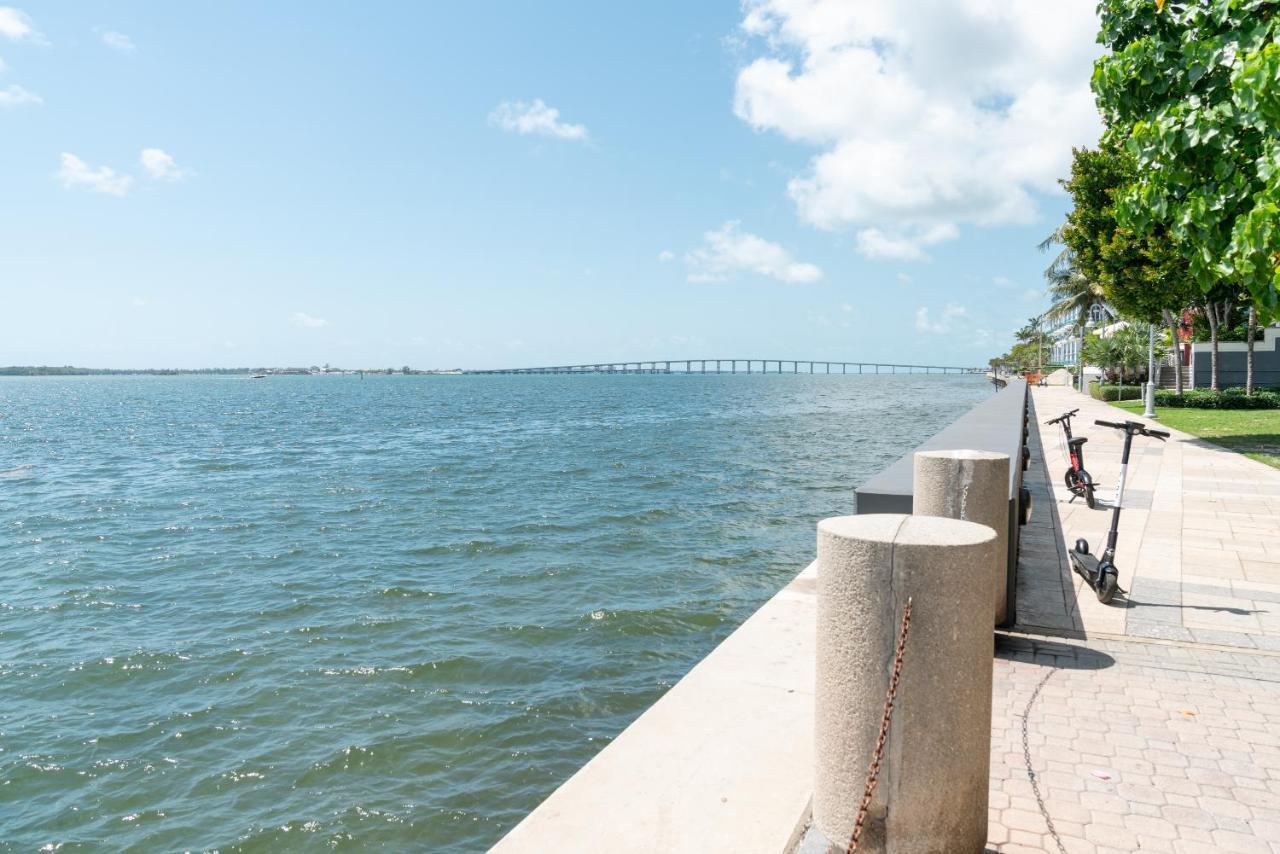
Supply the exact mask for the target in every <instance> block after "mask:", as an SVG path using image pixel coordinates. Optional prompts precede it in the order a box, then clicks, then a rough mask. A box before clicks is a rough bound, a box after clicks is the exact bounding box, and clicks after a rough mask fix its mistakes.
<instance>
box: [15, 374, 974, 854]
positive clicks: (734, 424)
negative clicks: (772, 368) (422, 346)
mask: <svg viewBox="0 0 1280 854" xmlns="http://www.w3.org/2000/svg"><path fill="white" fill-rule="evenodd" d="M988 394H989V391H988V388H987V386H986V384H985V383H984V381H983V380H982V379H981V378H976V377H954V376H953V377H941V376H903V375H899V376H879V377H875V376H863V377H853V376H849V377H844V376H831V377H827V376H812V377H809V376H803V375H802V376H769V377H762V376H759V375H755V376H742V375H738V376H613V377H610V376H580V377H554V376H545V377H538V376H534V377H373V376H370V377H368V378H367V379H364V380H361V379H359V378H357V377H273V378H269V379H266V380H259V381H251V380H248V379H246V378H238V377H237V378H221V377H177V378H166V377H118V378H117V377H113V378H96V377H91V378H71V379H55V378H36V379H6V380H2V381H0V842H3V843H8V844H9V845H11V846H13V847H16V848H22V849H27V848H32V847H37V846H40V845H45V844H48V843H55V844H56V843H66V844H67V845H68V846H69V847H75V846H76V845H77V844H80V845H84V846H85V847H101V846H102V845H103V844H105V843H110V845H111V847H124V846H126V845H137V846H140V847H142V848H144V849H149V850H155V849H180V848H197V849H199V848H210V847H218V848H222V849H225V850H277V849H280V848H290V847H318V846H321V845H323V844H326V843H328V844H338V843H342V842H344V841H345V842H347V843H348V844H352V843H354V844H355V845H356V846H357V847H366V846H367V847H373V846H380V845H381V846H393V847H401V848H403V847H416V848H419V849H434V850H451V851H452V850H461V851H465V850H477V849H483V848H484V847H485V846H486V845H488V844H490V843H492V842H494V841H495V840H496V839H497V838H498V837H500V836H501V835H502V833H503V832H505V831H506V830H507V829H509V828H510V827H511V826H512V825H513V824H514V823H515V822H516V821H518V820H519V819H520V818H521V817H522V816H523V815H524V814H525V813H526V812H527V811H528V810H529V809H531V808H532V807H533V806H535V805H536V804H537V803H538V802H539V801H540V800H541V799H542V798H544V797H545V796H546V795H547V794H549V793H550V792H551V790H552V789H554V788H555V786H556V785H557V784H558V783H560V782H561V781H563V780H564V779H565V778H567V777H568V776H569V775H570V774H571V773H573V771H575V770H576V769H577V768H578V767H580V766H581V765H582V764H583V763H584V762H585V761H586V760H587V759H589V758H590V757H591V756H592V755H593V754H594V753H595V752H596V751H598V750H600V749H601V748H602V747H604V746H605V745H606V744H607V743H608V742H609V740H610V739H611V738H613V737H614V736H615V735H617V733H618V732H619V731H621V730H622V728H623V727H625V726H626V725H627V724H628V723H629V722H630V721H632V720H633V719H634V718H635V717H636V716H637V715H638V714H640V712H641V711H643V710H644V709H645V707H647V706H648V705H650V704H651V703H652V702H653V701H654V700H656V699H657V698H658V697H659V696H661V694H662V693H663V692H664V691H665V690H666V689H667V688H669V687H670V686H671V685H672V684H673V683H674V682H675V681H676V680H677V679H679V678H680V676H681V675H682V674H684V673H685V672H686V671H687V670H688V669H689V668H690V667H691V666H692V665H693V664H694V663H695V662H696V661H697V660H698V659H699V658H701V657H702V656H704V655H705V654H706V653H707V652H708V651H709V650H710V649H711V648H712V647H713V646H714V645H715V644H716V643H717V642H719V641H720V640H721V639H722V638H724V636H725V635H727V634H728V633H729V632H730V631H732V629H733V628H734V627H735V626H736V625H738V624H739V623H741V622H742V620H743V619H745V618H746V616H747V615H749V614H750V613H751V612H752V611H753V610H754V609H755V608H757V607H758V606H759V605H760V604H761V603H762V602H763V601H764V600H765V599H767V598H768V597H769V596H770V595H771V594H772V593H773V592H775V591H776V590H777V589H778V588H779V587H780V586H781V585H782V584H783V583H784V582H785V581H786V580H787V579H788V578H790V577H791V576H792V575H793V574H794V573H796V572H798V571H799V570H800V569H802V568H803V566H804V565H805V564H806V563H807V562H808V561H809V560H811V559H812V553H813V542H814V523H815V521H816V520H817V519H819V518H821V517H823V516H828V515H833V514H836V513H841V512H849V510H850V508H851V506H852V500H853V493H852V490H853V487H854V486H855V485H857V484H858V483H860V482H861V481H863V480H865V479H866V478H867V477H868V476H869V475H871V474H874V473H875V472H876V471H878V470H879V469H880V468H882V467H883V466H885V465H886V464H887V463H889V462H890V461H892V460H893V459H895V458H896V457H898V456H899V455H901V454H902V453H904V452H905V451H906V450H907V449H909V448H910V447H912V446H913V445H914V444H916V443H918V442H919V441H921V440H923V439H924V438H926V437H927V436H928V435H930V434H932V433H934V432H936V431H937V430H938V429H939V428H941V427H942V426H943V425H944V424H946V423H947V422H948V421H950V420H951V419H953V418H954V417H955V416H957V415H958V414H960V413H961V412H963V411H964V410H965V409H967V408H969V407H970V406H972V405H973V404H974V403H975V402H977V401H978V400H981V399H982V398H984V397H985V396H987V395H988Z"/></svg>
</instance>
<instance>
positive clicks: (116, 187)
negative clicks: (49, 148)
mask: <svg viewBox="0 0 1280 854" xmlns="http://www.w3.org/2000/svg"><path fill="white" fill-rule="evenodd" d="M58 180H59V181H61V182H62V186H64V187H66V188H67V189H71V188H73V187H85V188H87V189H89V190H92V191H93V192H95V193H106V194H107V195H109V196H124V195H126V194H128V192H129V190H130V189H131V188H132V187H133V178H132V177H131V176H129V175H120V174H118V173H117V172H116V171H115V170H114V169H112V168H111V167H109V166H99V167H98V168H97V169H94V168H92V167H90V166H89V164H88V163H85V162H84V161H83V160H81V159H80V158H79V157H76V156H75V155H74V154H67V153H66V152H65V151H64V152H63V153H62V167H61V168H60V169H59V170H58Z"/></svg>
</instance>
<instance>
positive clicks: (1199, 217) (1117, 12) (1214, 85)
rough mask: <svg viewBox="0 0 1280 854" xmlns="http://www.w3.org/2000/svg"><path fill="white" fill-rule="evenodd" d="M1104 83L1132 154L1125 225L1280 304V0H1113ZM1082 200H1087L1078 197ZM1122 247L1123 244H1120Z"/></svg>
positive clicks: (1105, 6)
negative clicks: (1159, 239) (1154, 1)
mask: <svg viewBox="0 0 1280 854" xmlns="http://www.w3.org/2000/svg"><path fill="white" fill-rule="evenodd" d="M1099 14H1100V16H1101V22H1102V27H1101V33H1100V35H1099V41H1100V42H1102V43H1103V44H1104V45H1106V46H1107V47H1108V48H1109V49H1110V52H1109V53H1108V54H1106V55H1104V56H1103V57H1102V58H1100V59H1099V60H1098V61H1097V63H1096V64H1095V66H1094V72H1093V89H1094V93H1095V94H1096V95H1097V100H1098V107H1099V109H1100V110H1101V111H1102V113H1103V117H1104V118H1105V120H1106V122H1107V126H1108V130H1107V135H1106V141H1107V143H1108V144H1111V145H1114V146H1117V147H1121V146H1122V147H1123V150H1124V151H1125V152H1126V153H1127V154H1128V155H1129V156H1131V157H1132V158H1133V161H1134V166H1135V169H1134V173H1133V176H1132V178H1131V179H1129V180H1128V181H1126V182H1125V183H1124V184H1123V185H1121V186H1117V187H1116V189H1115V193H1114V205H1113V213H1114V216H1115V220H1116V225H1117V230H1116V232H1115V233H1117V234H1118V233H1122V232H1127V233H1131V234H1132V235H1133V239H1136V240H1144V239H1150V238H1151V237H1153V236H1155V235H1160V234H1163V235H1166V239H1169V240H1171V241H1172V242H1173V244H1174V245H1175V246H1176V247H1177V250H1178V253H1179V254H1180V255H1181V256H1182V258H1183V259H1184V260H1185V262H1186V270H1187V272H1188V274H1189V275H1190V276H1191V277H1193V278H1194V279H1195V280H1196V281H1197V282H1198V284H1199V286H1200V289H1201V290H1202V291H1205V292H1208V291H1209V290H1210V289H1212V288H1214V287H1215V286H1216V285H1217V284H1219V283H1221V282H1224V281H1230V282H1233V283H1236V284H1238V285H1240V286H1242V287H1244V288H1247V289H1248V291H1249V292H1250V293H1251V294H1252V295H1253V298H1254V300H1255V302H1256V303H1257V304H1258V306H1259V307H1260V308H1263V309H1265V310H1267V311H1268V312H1270V311H1273V310H1274V309H1276V307H1277V302H1278V301H1280V298H1278V294H1280V186H1278V185H1277V177H1276V176H1277V174H1280V0H1199V2H1169V3H1162V4H1161V5H1160V6H1159V7H1158V8H1157V7H1156V6H1155V5H1154V4H1151V3H1148V2H1142V0H1102V2H1101V3H1100V4H1099ZM1079 204H1080V200H1079V199H1077V205H1079ZM1121 254H1123V253H1121Z"/></svg>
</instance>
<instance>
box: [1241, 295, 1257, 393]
mask: <svg viewBox="0 0 1280 854" xmlns="http://www.w3.org/2000/svg"><path fill="white" fill-rule="evenodd" d="M1257 329H1258V309H1257V308H1256V307H1254V306H1252V305H1251V306H1249V323H1248V325H1247V327H1246V329H1245V333H1244V343H1245V357H1244V393H1245V394H1246V395H1252V394H1253V337H1254V335H1255V334H1257Z"/></svg>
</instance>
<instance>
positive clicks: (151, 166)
mask: <svg viewBox="0 0 1280 854" xmlns="http://www.w3.org/2000/svg"><path fill="white" fill-rule="evenodd" d="M138 160H139V161H140V162H141V163H142V168H143V169H145V170H147V174H148V175H150V176H151V177H152V178H154V179H156V180H157V181H181V180H182V179H183V178H185V177H187V175H188V174H189V172H188V170H186V169H183V168H181V167H179V166H178V164H177V163H176V162H175V161H174V159H173V158H172V157H171V156H170V155H168V154H166V153H165V152H164V151H162V150H161V149H159V148H144V149H142V154H141V155H139V157H138Z"/></svg>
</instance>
